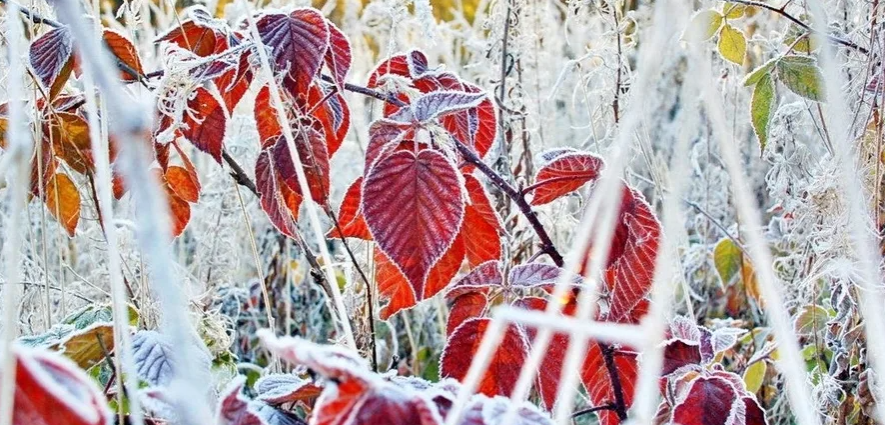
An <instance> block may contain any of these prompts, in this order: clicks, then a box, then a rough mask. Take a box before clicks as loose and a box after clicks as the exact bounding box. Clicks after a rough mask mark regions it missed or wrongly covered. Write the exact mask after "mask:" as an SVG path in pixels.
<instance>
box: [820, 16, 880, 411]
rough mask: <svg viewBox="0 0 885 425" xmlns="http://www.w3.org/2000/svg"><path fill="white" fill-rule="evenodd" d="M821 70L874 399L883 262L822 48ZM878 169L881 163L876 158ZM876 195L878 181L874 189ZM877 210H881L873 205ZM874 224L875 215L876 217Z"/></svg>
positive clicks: (832, 61)
mask: <svg viewBox="0 0 885 425" xmlns="http://www.w3.org/2000/svg"><path fill="white" fill-rule="evenodd" d="M808 4H809V7H810V8H811V12H812V13H811V14H812V16H813V19H812V22H813V23H814V28H815V29H817V30H818V31H821V30H826V28H827V22H826V20H825V18H824V17H825V16H827V15H826V13H825V11H824V5H823V4H822V3H821V2H819V1H809V2H808ZM820 61H821V66H822V68H823V76H824V83H825V88H826V93H827V101H828V103H829V105H828V108H827V112H828V113H827V115H826V118H825V121H826V122H827V123H828V127H829V129H830V131H831V134H832V135H833V136H834V137H833V143H834V145H835V146H834V154H835V157H836V163H837V165H838V167H839V183H840V185H841V186H842V193H844V194H845V202H846V204H847V205H846V208H847V210H848V230H849V234H850V236H851V241H852V242H853V246H854V252H855V253H856V255H857V260H858V263H859V266H860V267H859V268H860V276H859V277H860V279H858V280H859V282H858V283H859V286H860V288H861V289H863V292H864V293H863V294H859V295H858V298H859V300H858V301H859V302H860V312H861V314H862V315H863V318H864V332H865V333H866V343H867V360H868V361H869V362H870V363H871V366H872V369H873V370H874V371H875V374H876V376H877V378H878V379H876V380H875V382H874V383H873V385H874V386H875V387H877V388H876V389H875V390H874V391H873V394H885V312H883V311H882V305H883V302H885V301H883V299H882V286H881V285H882V282H883V280H882V279H883V276H882V274H881V268H880V264H881V261H882V258H881V256H880V254H879V249H878V244H877V241H876V240H875V236H874V235H876V234H877V233H878V228H876V229H875V230H873V229H871V228H870V227H871V225H872V223H874V222H875V221H876V220H873V219H872V217H873V216H872V215H871V213H870V211H868V210H867V202H868V199H870V198H869V196H868V194H866V193H864V190H863V184H862V181H863V180H862V178H863V176H864V173H866V171H865V170H863V168H862V167H860V165H859V164H857V163H856V158H857V152H858V149H857V146H855V145H853V144H852V143H851V141H852V140H854V138H853V137H852V133H851V125H850V124H849V123H850V120H849V119H848V116H847V111H849V108H848V104H847V102H846V101H845V97H844V91H843V88H842V87H843V85H842V83H843V75H842V74H841V72H840V68H841V64H839V63H838V62H837V59H836V54H835V52H834V49H832V46H824V48H823V49H821V54H820ZM876 162H877V166H878V163H879V162H880V158H879V156H877V157H876ZM874 190H875V191H876V192H877V193H878V191H879V187H878V182H876V186H875V189H874ZM875 208H876V210H878V208H879V205H878V204H877V205H875ZM875 217H877V219H878V213H877V214H875ZM875 406H876V409H875V412H874V413H875V415H874V416H875V418H876V420H877V422H879V423H885V401H883V400H877V402H876V404H875Z"/></svg>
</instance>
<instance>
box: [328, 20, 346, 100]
mask: <svg viewBox="0 0 885 425" xmlns="http://www.w3.org/2000/svg"><path fill="white" fill-rule="evenodd" d="M327 23H328V25H329V50H328V51H326V56H325V58H324V60H325V62H326V67H327V68H329V70H330V71H331V72H332V79H333V80H335V84H336V85H337V86H338V88H339V89H340V90H344V83H345V82H346V80H347V72H348V71H350V62H351V51H350V41H349V40H348V39H347V36H346V35H344V33H343V32H341V30H340V29H338V27H337V26H335V24H333V23H332V22H328V21H327Z"/></svg>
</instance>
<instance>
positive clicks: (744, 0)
mask: <svg viewBox="0 0 885 425" xmlns="http://www.w3.org/2000/svg"><path fill="white" fill-rule="evenodd" d="M720 1H726V0H720ZM727 1H730V2H732V3H740V4H743V5H746V6H753V7H758V8H761V9H765V10H770V11H772V12H774V13H777V14H778V15H781V16H783V17H784V18H787V19H788V20H790V21H792V22H793V23H794V24H796V25H798V26H800V27H802V29H804V30H806V31H808V32H810V33H812V34H818V35H820V34H821V33H820V32H818V31H817V30H815V29H814V28H811V26H810V25H808V24H806V23H805V22H802V21H801V20H799V18H796V17H795V16H793V15H791V14H789V13H787V11H786V8H787V5H788V4H790V2H787V3H786V4H784V5H783V6H781V7H776V6H772V5H770V4H766V3H762V2H760V1H756V0H727ZM826 37H827V39H829V40H830V41H832V42H833V43H836V44H841V45H843V46H845V47H850V48H852V49H854V50H857V51H858V52H861V53H863V54H865V55H869V50H867V49H866V48H865V47H861V46H858V45H857V44H854V43H853V42H851V41H849V40H846V39H844V38H841V37H837V36H835V35H832V34H826Z"/></svg>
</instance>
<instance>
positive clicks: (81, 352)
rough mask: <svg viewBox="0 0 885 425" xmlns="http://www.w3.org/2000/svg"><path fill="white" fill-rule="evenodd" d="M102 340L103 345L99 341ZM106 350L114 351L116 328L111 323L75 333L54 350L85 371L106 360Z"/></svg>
mask: <svg viewBox="0 0 885 425" xmlns="http://www.w3.org/2000/svg"><path fill="white" fill-rule="evenodd" d="M99 338H101V344H99V343H98V339H99ZM102 344H103V345H104V349H105V350H107V351H108V352H109V353H110V352H112V351H113V349H114V327H113V325H111V324H110V323H100V324H95V325H93V326H91V327H88V328H86V329H84V330H82V331H78V332H74V333H73V334H71V335H70V336H68V337H67V338H65V339H64V340H63V341H61V342H60V343H58V345H57V346H56V347H50V348H53V349H56V350H58V349H61V351H62V353H63V354H64V355H65V356H66V357H67V358H69V359H71V360H73V361H74V363H77V365H79V366H80V367H82V368H83V369H89V368H90V367H92V366H94V365H95V364H96V363H98V362H100V361H102V360H103V359H104V351H103V350H102Z"/></svg>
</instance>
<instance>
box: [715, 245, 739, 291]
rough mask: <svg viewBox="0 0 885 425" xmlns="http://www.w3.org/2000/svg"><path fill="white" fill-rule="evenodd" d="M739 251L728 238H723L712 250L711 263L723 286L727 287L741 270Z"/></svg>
mask: <svg viewBox="0 0 885 425" xmlns="http://www.w3.org/2000/svg"><path fill="white" fill-rule="evenodd" d="M742 258H743V256H742V253H741V249H740V248H739V247H738V246H737V245H735V244H734V241H732V240H731V239H730V238H723V239H722V240H720V241H719V242H718V243H716V247H715V248H713V263H714V264H715V265H716V272H718V273H719V278H720V279H722V284H723V285H729V284H731V282H732V281H733V279H734V278H735V277H736V276H739V274H738V273H739V272H740V270H741V259H742Z"/></svg>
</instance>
